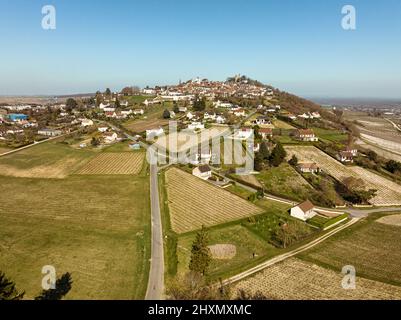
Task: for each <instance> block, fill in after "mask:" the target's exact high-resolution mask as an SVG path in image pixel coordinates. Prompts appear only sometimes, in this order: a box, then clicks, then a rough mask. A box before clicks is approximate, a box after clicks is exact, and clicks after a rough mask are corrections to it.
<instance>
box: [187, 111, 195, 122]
mask: <svg viewBox="0 0 401 320" xmlns="http://www.w3.org/2000/svg"><path fill="white" fill-rule="evenodd" d="M194 117H195V115H193V114H192V113H191V112H188V113H187V118H188V119H189V120H192V119H193V118H194Z"/></svg>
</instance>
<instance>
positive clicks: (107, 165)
mask: <svg viewBox="0 0 401 320" xmlns="http://www.w3.org/2000/svg"><path fill="white" fill-rule="evenodd" d="M144 156H145V153H143V152H136V153H131V152H119V153H113V152H108V153H102V154H99V155H98V156H96V157H95V158H94V159H92V160H91V161H89V162H88V163H87V164H85V165H84V166H83V167H82V168H81V169H79V170H78V171H77V174H82V175H87V174H89V175H90V174H138V173H139V172H140V171H141V169H142V164H143V159H144Z"/></svg>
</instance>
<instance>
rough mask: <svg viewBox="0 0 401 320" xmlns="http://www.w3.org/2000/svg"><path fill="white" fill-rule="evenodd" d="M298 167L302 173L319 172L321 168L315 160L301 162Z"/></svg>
mask: <svg viewBox="0 0 401 320" xmlns="http://www.w3.org/2000/svg"><path fill="white" fill-rule="evenodd" d="M297 168H298V170H299V171H301V172H302V173H319V172H320V171H321V169H320V168H319V166H318V165H317V164H316V163H315V162H300V163H298V164H297Z"/></svg>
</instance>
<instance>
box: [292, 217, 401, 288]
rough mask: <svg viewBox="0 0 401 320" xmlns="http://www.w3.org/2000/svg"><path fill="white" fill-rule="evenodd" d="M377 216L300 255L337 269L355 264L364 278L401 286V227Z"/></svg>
mask: <svg viewBox="0 0 401 320" xmlns="http://www.w3.org/2000/svg"><path fill="white" fill-rule="evenodd" d="M375 219H377V216H370V217H369V218H366V219H364V220H362V221H360V222H358V223H357V224H355V225H353V226H352V227H350V228H348V229H346V230H344V231H342V232H340V233H338V234H336V235H334V236H333V237H331V238H330V239H327V240H326V241H324V242H323V243H321V244H319V245H317V246H316V247H314V248H311V249H310V250H308V251H306V252H304V253H301V254H300V255H299V257H300V258H302V259H303V260H306V261H310V262H312V263H315V264H318V265H321V266H323V267H328V268H330V269H333V270H335V271H336V270H341V268H342V267H343V266H345V265H353V266H354V267H355V269H356V272H357V274H359V275H360V276H362V277H365V278H368V279H371V280H376V281H381V282H385V283H389V284H394V285H398V286H401V227H399V226H395V225H389V224H383V223H379V222H378V221H377V220H375Z"/></svg>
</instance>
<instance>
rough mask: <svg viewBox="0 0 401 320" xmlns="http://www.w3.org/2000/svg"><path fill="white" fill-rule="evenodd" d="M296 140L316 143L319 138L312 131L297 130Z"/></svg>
mask: <svg viewBox="0 0 401 320" xmlns="http://www.w3.org/2000/svg"><path fill="white" fill-rule="evenodd" d="M295 138H296V139H298V140H301V141H307V142H314V141H318V140H319V138H318V137H316V136H315V133H314V132H313V130H312V129H297V130H296V131H295Z"/></svg>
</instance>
